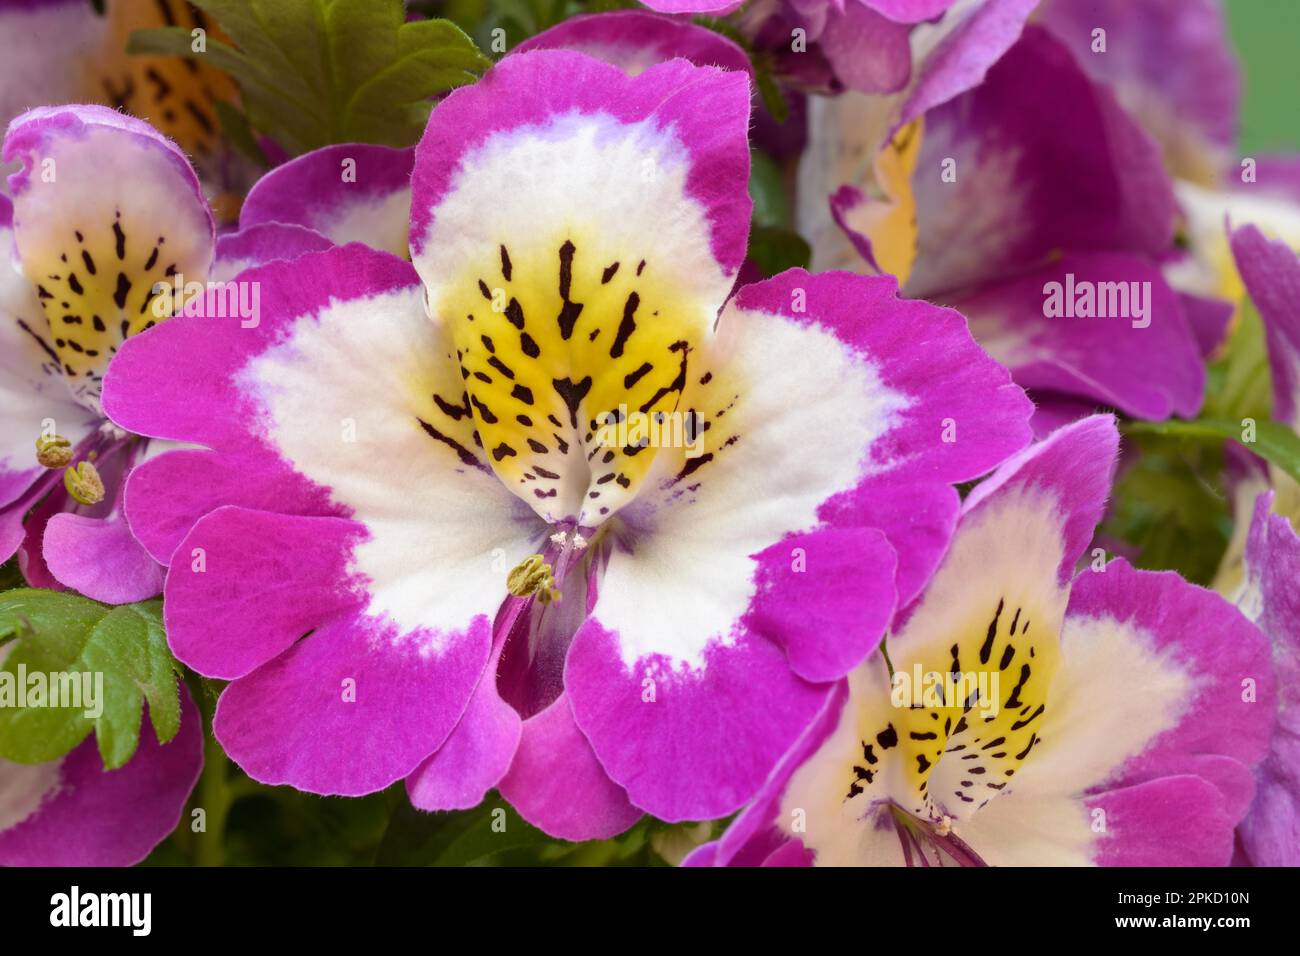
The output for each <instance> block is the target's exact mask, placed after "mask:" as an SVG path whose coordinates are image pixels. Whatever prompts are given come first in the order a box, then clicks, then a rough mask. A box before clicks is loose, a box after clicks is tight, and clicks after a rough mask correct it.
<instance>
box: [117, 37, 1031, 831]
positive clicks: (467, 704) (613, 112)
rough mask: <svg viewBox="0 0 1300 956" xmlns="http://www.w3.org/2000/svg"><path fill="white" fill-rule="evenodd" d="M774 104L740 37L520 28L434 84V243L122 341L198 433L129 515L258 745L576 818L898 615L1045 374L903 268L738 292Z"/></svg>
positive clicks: (318, 771) (786, 278)
mask: <svg viewBox="0 0 1300 956" xmlns="http://www.w3.org/2000/svg"><path fill="white" fill-rule="evenodd" d="M749 117H750V85H749V82H748V77H747V76H746V74H744V73H742V72H731V71H723V70H719V69H716V68H709V67H697V66H693V65H692V64H690V63H689V62H687V61H685V60H681V59H677V60H673V61H671V62H668V63H663V64H659V65H656V66H652V67H650V68H649V69H646V70H644V71H643V72H641V73H640V74H639V75H638V76H636V77H630V76H628V75H626V74H625V73H623V72H620V71H619V70H618V69H616V68H614V67H612V66H610V65H608V64H606V63H602V62H599V61H597V60H595V59H592V58H590V57H587V56H584V55H582V54H579V53H575V52H570V51H554V50H534V51H530V52H526V53H521V54H516V55H512V56H510V57H507V58H506V59H504V60H503V61H502V62H501V63H500V64H498V65H497V66H496V67H495V68H494V69H493V70H491V71H490V72H489V73H488V74H487V76H485V77H484V79H483V80H481V81H480V82H479V83H476V84H475V85H473V86H471V87H466V88H464V89H461V90H458V91H456V92H454V93H452V94H451V95H450V96H449V97H448V98H447V99H446V100H444V101H443V102H442V103H441V104H439V105H438V106H437V107H436V108H435V109H434V111H433V114H432V117H431V119H430V122H429V126H428V128H427V130H426V132H425V135H424V138H423V140H422V141H421V144H420V146H419V147H418V149H417V153H416V158H415V165H414V174H413V179H412V199H411V225H410V236H411V251H412V262H411V263H407V262H405V261H403V260H402V259H399V258H397V257H395V256H392V255H389V254H387V253H384V252H380V251H377V250H374V249H368V248H366V247H364V246H361V245H359V244H354V245H349V246H345V247H342V248H337V249H333V250H330V251H327V252H324V253H320V254H315V255H309V256H304V257H302V258H300V259H298V260H296V261H295V262H294V263H292V264H278V265H271V266H267V267H264V268H262V269H258V270H254V271H252V272H249V273H246V274H245V276H244V278H245V279H246V280H250V281H258V282H260V283H261V286H262V290H263V310H262V311H263V315H262V322H261V323H260V324H259V325H258V326H257V327H256V328H243V327H241V326H240V324H239V323H238V322H236V321H231V320H229V319H221V318H219V317H213V316H206V315H205V316H194V317H189V316H181V317H179V318H177V319H174V320H172V321H170V322H168V323H166V324H164V325H162V326H160V327H159V328H158V329H156V330H155V331H154V332H151V333H150V334H149V335H148V336H142V337H140V338H139V339H137V340H136V341H133V342H130V343H128V344H127V346H126V347H125V348H123V350H122V352H121V354H120V355H119V357H118V359H117V360H116V361H115V362H114V365H113V368H112V369H111V371H110V374H109V379H108V384H107V389H106V393H105V407H106V408H107V409H108V412H109V414H110V415H111V416H112V418H113V419H114V421H115V422H117V423H118V424H119V425H121V426H122V427H124V428H129V429H131V430H132V431H134V432H138V433H143V434H149V435H153V436H158V437H166V438H169V439H174V440H181V441H190V442H196V443H199V444H201V445H203V446H204V447H203V448H202V449H195V450H185V451H177V452H172V453H169V454H167V455H163V456H160V457H158V458H156V459H154V460H153V461H151V462H149V463H148V464H147V465H145V466H143V467H142V468H140V469H138V470H137V471H136V473H135V474H134V475H133V477H132V479H131V485H130V488H131V490H130V497H131V500H132V501H138V502H141V505H140V507H139V508H138V509H137V510H135V511H133V513H132V517H131V520H132V527H133V530H135V532H136V533H137V534H139V535H140V537H141V540H142V541H144V542H145V543H146V545H147V546H149V547H150V549H151V550H152V551H153V552H154V553H155V554H171V553H172V552H173V551H174V552H175V559H174V560H173V561H172V563H171V567H170V570H169V573H168V577H167V585H166V597H167V623H168V634H169V639H170V641H171V645H172V648H173V650H174V651H175V652H176V654H177V656H178V657H179V658H180V659H181V660H183V661H185V662H186V663H187V664H189V665H190V666H192V667H194V668H195V669H196V670H198V671H200V672H201V673H204V674H208V675H211V676H216V677H221V678H224V679H229V680H230V681H231V683H230V685H229V686H228V687H227V688H226V690H225V692H224V694H223V695H222V698H221V701H220V704H219V706H218V709H217V714H216V718H215V722H214V728H215V733H216V735H217V736H218V738H219V739H220V740H221V742H222V744H223V745H224V746H225V748H226V750H227V752H228V753H229V754H230V755H231V756H232V757H233V758H234V759H235V760H236V761H238V762H239V764H240V765H241V766H242V767H243V768H244V769H245V770H246V771H247V772H248V773H249V774H250V775H251V776H253V777H254V778H255V779H258V780H262V781H266V782H273V783H289V784H292V785H294V786H296V787H299V788H301V789H304V790H309V791H312V792H319V793H335V794H358V793H365V792H370V791H373V790H377V789H381V788H383V787H386V786H388V785H389V784H391V783H392V782H394V781H395V780H398V779H402V778H406V779H407V787H408V790H409V792H410V794H411V797H412V800H413V801H414V802H415V804H416V805H417V806H420V807H422V808H426V809H448V808H454V807H465V806H473V805H475V804H477V803H478V802H479V801H480V800H481V799H482V797H483V795H484V793H485V792H486V791H487V790H488V789H489V788H492V787H499V789H500V790H501V792H502V793H503V794H504V795H505V796H506V797H507V799H509V800H510V801H511V802H513V803H514V804H515V806H516V807H518V808H519V809H520V811H521V812H522V813H523V814H524V816H525V817H527V818H528V819H530V820H532V821H533V822H535V823H537V824H538V825H539V826H542V827H543V828H544V829H546V830H547V831H548V832H550V833H553V834H555V835H559V836H564V837H569V838H590V837H595V836H602V835H604V836H607V835H611V834H613V833H617V832H619V831H620V830H622V829H623V828H625V827H627V826H628V825H630V824H631V822H632V821H633V820H635V819H636V817H637V816H638V815H639V814H640V813H641V812H642V811H643V810H645V811H649V812H652V813H654V814H655V815H657V816H659V817H661V818H663V819H668V820H683V819H708V818H713V817H717V816H721V815H724V814H726V813H729V812H732V811H734V810H735V809H737V808H738V807H739V806H741V805H742V804H743V803H744V802H745V801H746V800H747V799H749V797H750V796H752V795H753V793H754V792H755V791H756V790H757V789H758V787H759V786H760V785H761V784H762V782H763V780H764V779H765V777H766V776H767V774H768V772H769V771H770V770H771V768H772V766H773V765H774V764H775V762H776V760H777V759H778V758H779V757H780V755H781V753H782V752H784V751H785V749H786V748H787V747H788V746H789V745H790V744H791V743H792V742H793V741H794V739H795V738H796V737H797V735H798V734H799V732H800V730H801V729H802V728H803V727H804V725H805V724H806V723H807V722H808V720H810V719H811V718H812V717H813V716H814V714H815V713H816V711H817V709H818V708H819V707H820V705H821V700H822V697H823V696H824V693H825V689H826V687H827V686H828V684H829V682H832V681H834V680H836V679H838V678H839V677H840V676H842V675H843V674H844V673H845V672H847V670H848V669H849V668H850V667H852V666H853V665H854V664H855V663H856V662H857V661H859V660H861V659H862V657H863V656H864V655H865V654H867V653H869V652H870V651H871V650H872V649H874V647H875V646H876V643H877V641H878V640H879V636H880V633H881V629H882V627H883V624H884V622H885V621H886V620H887V619H888V618H889V616H890V615H891V614H892V612H893V609H894V606H895V604H896V602H897V601H898V600H908V599H910V598H911V597H912V596H913V595H914V594H915V592H916V590H917V588H918V587H919V586H920V582H921V581H922V580H924V578H925V577H926V576H927V575H928V573H929V571H930V570H931V569H932V567H933V565H934V562H935V561H936V560H937V558H938V555H939V554H940V553H941V551H942V549H943V546H944V544H945V542H946V541H947V538H948V535H949V534H950V532H951V528H952V525H953V523H954V521H955V520H956V514H957V510H958V508H959V499H958V497H957V493H956V491H955V490H954V488H953V487H952V484H953V483H954V482H958V481H963V480H969V479H970V478H973V477H976V476H978V475H979V474H982V473H984V472H985V471H987V470H988V469H989V468H991V467H993V466H994V465H995V464H996V463H997V462H998V461H1000V460H1002V458H1004V457H1005V456H1006V455H1007V454H1009V453H1011V452H1013V451H1015V450H1017V449H1018V448H1020V447H1022V446H1023V444H1024V443H1025V441H1027V439H1028V429H1027V419H1028V415H1029V413H1030V408H1029V405H1028V402H1027V400H1026V399H1025V398H1024V395H1023V393H1022V392H1020V390H1019V389H1017V388H1016V387H1015V386H1013V385H1011V384H1010V382H1009V379H1008V376H1007V374H1006V372H1005V370H1003V369H1001V368H1000V367H998V366H997V365H996V364H995V363H993V362H992V361H991V360H989V359H988V357H987V356H985V355H984V354H983V353H982V352H980V350H979V349H978V347H977V346H975V344H974V342H973V341H972V340H971V339H970V336H969V334H968V333H967V331H966V329H965V324H964V322H963V321H962V319H961V317H960V316H959V315H957V314H956V313H954V312H951V311H949V310H944V309H939V308H937V307H935V306H931V305H929V304H926V303H918V302H907V301H902V300H900V299H898V297H897V294H896V293H897V287H896V284H895V283H894V282H893V281H892V280H890V279H884V278H876V277H873V278H866V277H858V276H850V275H843V274H838V275H823V276H811V275H808V274H807V273H805V272H802V271H800V270H792V271H790V272H787V273H785V274H783V275H781V276H778V277H776V278H774V279H771V280H769V281H766V282H762V283H758V284H756V285H752V286H747V287H745V288H742V289H741V290H740V291H739V292H738V293H736V294H735V295H734V297H731V299H730V301H729V302H728V298H729V296H731V294H732V291H733V287H734V286H735V284H736V277H737V274H738V272H739V269H740V265H741V262H742V260H743V258H744V254H745V247H746V237H747V230H748V226H749V219H750V213H751V202H750V199H749V196H748V193H747V180H748V169H749V149H748V143H747V140H746V133H747V129H748V125H749ZM724 304H725V308H724ZM661 426H662V429H663V430H660V428H661ZM665 431H666V433H667V434H668V436H669V438H668V439H667V440H664V439H663V437H662V436H663V434H664V433H665ZM656 433H657V434H658V435H659V436H660V437H659V438H657V439H656V438H655V437H654V435H655V434H656ZM144 502H147V504H144ZM304 635H306V636H305V637H304ZM720 741H725V746H719V742H720Z"/></svg>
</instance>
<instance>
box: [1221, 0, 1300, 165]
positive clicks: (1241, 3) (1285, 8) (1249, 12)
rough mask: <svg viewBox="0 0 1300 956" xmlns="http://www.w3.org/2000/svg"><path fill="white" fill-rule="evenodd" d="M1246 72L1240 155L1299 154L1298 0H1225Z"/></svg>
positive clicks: (1299, 2)
mask: <svg viewBox="0 0 1300 956" xmlns="http://www.w3.org/2000/svg"><path fill="white" fill-rule="evenodd" d="M1226 6H1227V11H1228V28H1229V30H1231V32H1232V39H1233V42H1234V43H1236V45H1237V52H1238V55H1239V56H1240V57H1241V63H1242V71H1243V73H1244V78H1243V80H1244V86H1245V89H1244V94H1245V96H1244V101H1243V103H1242V115H1241V150H1242V152H1243V153H1247V154H1248V153H1251V152H1255V151H1259V152H1278V151H1283V150H1285V151H1294V150H1297V149H1300V0H1227V3H1226Z"/></svg>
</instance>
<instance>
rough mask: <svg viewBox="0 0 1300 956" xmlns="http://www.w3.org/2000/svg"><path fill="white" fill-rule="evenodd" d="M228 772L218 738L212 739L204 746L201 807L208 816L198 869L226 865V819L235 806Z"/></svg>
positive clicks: (200, 837)
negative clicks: (233, 805)
mask: <svg viewBox="0 0 1300 956" xmlns="http://www.w3.org/2000/svg"><path fill="white" fill-rule="evenodd" d="M229 772H230V761H229V758H227V757H226V752H225V751H224V750H222V749H221V744H219V743H217V739H216V737H213V736H209V737H208V738H207V740H206V742H205V743H204V745H203V776H202V777H200V778H199V806H200V807H202V808H203V811H204V813H205V814H206V816H207V819H206V820H205V821H204V829H203V832H201V833H199V834H198V844H197V850H196V852H195V856H194V862H195V863H197V864H198V865H199V866H223V865H224V864H225V861H226V847H225V837H226V817H227V816H228V815H229V814H230V805H231V804H232V803H234V802H235V797H234V793H233V792H232V791H231V788H230V782H229V780H228V776H229Z"/></svg>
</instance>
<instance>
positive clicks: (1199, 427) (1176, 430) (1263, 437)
mask: <svg viewBox="0 0 1300 956" xmlns="http://www.w3.org/2000/svg"><path fill="white" fill-rule="evenodd" d="M1249 427H1253V429H1254V432H1255V435H1254V438H1255V440H1254V441H1247V440H1245V439H1246V438H1247V437H1248V428H1249ZM1124 428H1125V430H1126V431H1129V432H1134V433H1138V434H1143V433H1145V434H1151V435H1164V436H1167V437H1171V438H1191V439H1196V440H1200V441H1207V440H1208V441H1218V440H1221V439H1229V440H1231V441H1235V442H1239V443H1240V444H1241V445H1242V447H1244V448H1246V449H1247V450H1249V451H1252V452H1254V453H1255V454H1256V455H1259V457H1261V458H1263V459H1264V460H1265V461H1267V462H1269V463H1270V464H1272V465H1276V466H1277V467H1278V468H1281V469H1282V470H1283V471H1285V472H1286V473H1287V474H1288V475H1290V476H1291V477H1292V478H1294V479H1295V480H1296V481H1300V435H1297V434H1296V433H1295V432H1294V431H1292V430H1291V428H1290V426H1288V425H1284V424H1282V423H1281V422H1274V421H1268V420H1267V419H1261V420H1254V419H1251V420H1250V422H1249V423H1244V422H1239V421H1225V420H1221V419H1213V418H1201V419H1197V420H1196V421H1194V422H1185V421H1178V420H1175V419H1171V420H1170V421H1166V422H1129V423H1128V424H1127V425H1125V426H1124Z"/></svg>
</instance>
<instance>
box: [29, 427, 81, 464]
mask: <svg viewBox="0 0 1300 956" xmlns="http://www.w3.org/2000/svg"><path fill="white" fill-rule="evenodd" d="M36 460H37V461H38V462H40V464H41V465H42V466H44V467H46V468H63V467H64V466H66V465H67V464H68V462H70V461H72V442H70V441H68V440H67V439H66V438H64V437H63V436H62V435H42V436H41V437H40V438H38V439H36Z"/></svg>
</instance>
